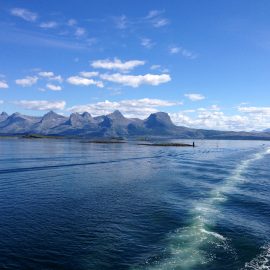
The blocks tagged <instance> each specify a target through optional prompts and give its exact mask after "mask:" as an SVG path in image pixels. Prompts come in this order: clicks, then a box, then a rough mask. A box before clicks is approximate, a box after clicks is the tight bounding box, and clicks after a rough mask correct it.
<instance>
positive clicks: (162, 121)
mask: <svg viewBox="0 0 270 270" xmlns="http://www.w3.org/2000/svg"><path fill="white" fill-rule="evenodd" d="M145 123H146V125H147V126H148V127H161V126H167V127H170V126H174V124H173V122H172V120H171V118H170V116H169V114H168V113H165V112H157V113H152V114H150V116H149V117H148V118H147V119H146V120H145Z"/></svg>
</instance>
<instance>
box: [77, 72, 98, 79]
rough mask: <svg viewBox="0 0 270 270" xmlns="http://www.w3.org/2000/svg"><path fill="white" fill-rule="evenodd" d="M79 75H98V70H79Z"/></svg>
mask: <svg viewBox="0 0 270 270" xmlns="http://www.w3.org/2000/svg"><path fill="white" fill-rule="evenodd" d="M80 75H81V76H83V77H86V78H92V77H96V76H98V75H99V72H97V71H82V72H80Z"/></svg>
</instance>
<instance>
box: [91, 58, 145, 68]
mask: <svg viewBox="0 0 270 270" xmlns="http://www.w3.org/2000/svg"><path fill="white" fill-rule="evenodd" d="M144 64H145V61H141V60H130V61H126V62H122V61H121V60H120V59H118V58H115V59H114V60H113V61H111V60H109V59H104V60H96V61H93V62H92V63H91V66H92V67H93V68H103V69H109V70H120V71H129V70H132V69H133V68H135V67H137V66H142V65H144Z"/></svg>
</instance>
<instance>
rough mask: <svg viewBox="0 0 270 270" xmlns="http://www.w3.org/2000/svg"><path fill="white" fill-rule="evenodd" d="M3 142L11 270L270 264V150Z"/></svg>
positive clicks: (1, 173)
mask: <svg viewBox="0 0 270 270" xmlns="http://www.w3.org/2000/svg"><path fill="white" fill-rule="evenodd" d="M196 145H197V147H195V148H181V147H179V148H177V147H147V146H139V145H136V143H135V142H134V143H127V144H106V145H102V144H88V143H83V142H80V141H76V140H52V139H51V140H46V139H41V140H39V139H35V140H29V139H1V140H0V269H12V270H13V269H27V270H30V269H39V270H42V269H63V270H71V269H72V270H73V269H74V270H90V269H99V270H103V269H104V270H105V269H131V270H137V269H138V270H141V269H147V270H148V269H149V270H152V269H153V270H154V269H160V270H163V269H167V270H172V269H178V270H182V269H183V270H188V269H196V270H198V269H200V270H204V269H208V270H217V269H220V270H222V269H230V270H234V269H235V270H246V269H247V270H249V269H263V270H265V269H270V143H268V142H262V141H196Z"/></svg>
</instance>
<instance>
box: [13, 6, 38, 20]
mask: <svg viewBox="0 0 270 270" xmlns="http://www.w3.org/2000/svg"><path fill="white" fill-rule="evenodd" d="M10 13H11V15H13V16H17V17H19V18H21V19H23V20H25V21H28V22H34V21H36V19H37V18H38V15H37V14H36V13H34V12H31V11H29V10H27V9H25V8H13V9H11V11H10Z"/></svg>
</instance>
